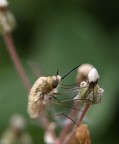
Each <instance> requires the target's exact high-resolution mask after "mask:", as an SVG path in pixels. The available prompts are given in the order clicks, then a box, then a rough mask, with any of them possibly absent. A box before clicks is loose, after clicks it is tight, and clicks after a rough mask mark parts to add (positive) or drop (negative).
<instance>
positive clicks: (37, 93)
mask: <svg viewBox="0 0 119 144" xmlns="http://www.w3.org/2000/svg"><path fill="white" fill-rule="evenodd" d="M79 66H80V65H78V66H76V67H74V68H73V69H71V70H70V71H69V72H68V73H66V74H65V75H64V76H63V77H61V76H60V75H58V70H57V73H56V75H55V76H48V77H44V76H43V77H39V78H38V79H37V80H36V81H35V83H34V84H33V86H32V88H31V89H30V92H29V96H28V113H29V115H30V117H31V118H39V117H40V116H41V114H43V113H44V112H45V110H46V109H47V108H48V107H49V106H50V105H51V103H55V104H58V105H62V106H64V107H68V106H65V105H64V104H62V103H60V102H61V101H60V100H59V99H58V98H57V97H56V96H57V95H59V93H58V87H59V86H60V82H61V81H62V80H63V79H64V78H65V77H66V76H68V75H69V74H70V73H71V72H72V71H74V70H75V69H77V68H78V67H79ZM53 99H55V100H56V101H57V102H59V103H56V102H53ZM70 108H71V107H70ZM72 108H73V107H72ZM74 109H76V108H74ZM76 110H78V109H76ZM58 115H59V116H60V115H62V116H65V117H67V118H69V117H68V116H66V115H65V114H57V116H58ZM54 116H55V115H54ZM49 117H50V116H49ZM69 119H71V118H69ZM71 120H72V119H71ZM72 121H73V120H72ZM73 122H74V121H73ZM74 123H75V122H74Z"/></svg>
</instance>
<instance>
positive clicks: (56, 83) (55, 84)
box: [52, 79, 58, 88]
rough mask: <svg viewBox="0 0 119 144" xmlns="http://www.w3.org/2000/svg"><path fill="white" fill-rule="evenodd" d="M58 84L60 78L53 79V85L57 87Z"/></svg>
mask: <svg viewBox="0 0 119 144" xmlns="http://www.w3.org/2000/svg"><path fill="white" fill-rule="evenodd" d="M57 86H58V80H57V79H56V80H52V87H53V88H56V87H57Z"/></svg>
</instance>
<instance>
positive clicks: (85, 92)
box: [74, 81, 104, 104]
mask: <svg viewBox="0 0 119 144" xmlns="http://www.w3.org/2000/svg"><path fill="white" fill-rule="evenodd" d="M84 83H85V86H84ZM103 92H104V90H103V89H102V88H100V87H99V85H98V84H96V85H95V86H94V87H89V84H88V83H86V82H84V81H83V82H81V84H80V90H79V93H78V95H77V96H76V97H75V98H74V99H80V101H82V102H84V103H89V104H98V103H101V98H102V94H103Z"/></svg>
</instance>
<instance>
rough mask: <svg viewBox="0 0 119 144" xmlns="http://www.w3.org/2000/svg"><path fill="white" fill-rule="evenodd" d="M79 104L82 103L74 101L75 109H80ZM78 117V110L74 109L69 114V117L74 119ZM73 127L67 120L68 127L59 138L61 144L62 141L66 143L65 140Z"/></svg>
mask: <svg viewBox="0 0 119 144" xmlns="http://www.w3.org/2000/svg"><path fill="white" fill-rule="evenodd" d="M79 104H80V101H74V103H73V107H76V108H77V107H79ZM76 115H77V110H76V109H72V110H71V112H70V114H69V117H71V118H74V117H75V116H76ZM71 126H72V122H71V121H69V119H67V125H66V126H65V127H64V128H63V130H62V131H61V133H60V136H59V140H60V141H59V144H61V143H62V141H64V139H65V138H66V135H67V132H68V131H69V129H70V128H71Z"/></svg>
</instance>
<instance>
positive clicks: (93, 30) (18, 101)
mask: <svg viewBox="0 0 119 144" xmlns="http://www.w3.org/2000/svg"><path fill="white" fill-rule="evenodd" d="M9 4H10V10H11V11H12V12H13V13H14V15H15V17H16V20H17V28H16V30H15V31H14V32H13V38H14V41H15V45H16V48H17V52H18V54H19V57H20V59H21V60H22V63H23V66H24V68H25V70H26V72H27V74H28V76H29V79H30V81H31V82H32V83H33V82H34V81H35V79H36V77H35V76H34V73H33V71H32V68H31V67H30V66H29V64H28V63H29V61H30V62H33V65H34V62H35V63H36V64H37V68H36V65H35V66H34V70H35V69H36V70H37V71H38V69H39V74H41V75H46V76H47V75H53V74H55V73H56V70H57V69H58V68H59V71H60V74H61V75H63V74H64V73H65V72H67V71H68V70H69V69H71V68H72V67H74V66H76V65H78V64H82V63H91V64H93V65H94V66H95V67H96V68H97V70H98V72H99V74H100V81H99V84H100V86H101V87H102V88H103V89H104V90H105V92H104V95H103V100H102V103H101V104H99V105H94V106H92V107H91V108H90V110H89V111H88V114H87V117H86V119H88V120H87V122H88V125H89V128H90V133H91V140H92V143H93V144H105V143H108V144H112V143H114V144H117V143H119V137H118V135H119V122H118V118H119V110H118V109H119V108H118V105H119V88H118V87H119V84H118V83H119V76H118V73H119V62H118V61H119V60H118V57H119V3H118V1H106V0H105V1H102V0H100V1H99V0H97V1H95V0H90V1H88V0H74V1H73V0H64V1H59V0H57V1H56V0H35V1H33V0H23V1H16V0H9ZM33 65H32V66H33ZM72 75H73V74H72ZM72 75H71V76H69V77H68V78H67V79H66V82H67V83H69V82H70V80H71V81H73V80H74V81H75V78H74V76H72ZM27 97H28V93H27V92H26V90H25V88H24V86H23V84H22V81H21V79H20V77H19V76H18V73H17V72H16V70H15V68H14V65H13V63H12V61H11V59H10V56H9V54H8V51H7V49H6V46H5V44H4V41H3V38H2V36H0V134H2V132H3V131H4V130H5V129H6V127H7V125H8V121H9V118H10V116H11V115H12V114H14V113H21V114H23V115H24V116H25V118H26V119H27V122H28V127H27V130H28V132H29V133H30V134H31V135H32V137H33V141H34V144H38V143H40V144H43V130H42V129H41V128H40V127H39V126H38V124H36V122H35V121H33V120H31V119H30V118H29V116H28V114H27Z"/></svg>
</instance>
